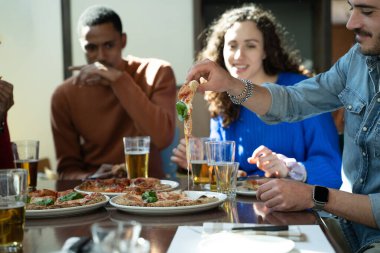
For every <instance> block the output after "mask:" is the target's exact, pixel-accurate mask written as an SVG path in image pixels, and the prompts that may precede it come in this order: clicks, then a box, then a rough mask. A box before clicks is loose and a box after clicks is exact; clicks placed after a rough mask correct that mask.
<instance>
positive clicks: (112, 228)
mask: <svg viewBox="0 0 380 253" xmlns="http://www.w3.org/2000/svg"><path fill="white" fill-rule="evenodd" d="M140 232H141V224H140V223H139V222H137V221H125V222H114V221H103V222H97V223H94V224H93V225H92V226H91V233H92V239H93V241H94V252H96V253H122V252H132V249H134V248H135V246H136V243H137V239H138V238H139V236H140Z"/></svg>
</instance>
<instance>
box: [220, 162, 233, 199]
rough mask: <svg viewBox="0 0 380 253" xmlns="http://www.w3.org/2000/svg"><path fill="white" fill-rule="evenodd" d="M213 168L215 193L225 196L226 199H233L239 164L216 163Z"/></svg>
mask: <svg viewBox="0 0 380 253" xmlns="http://www.w3.org/2000/svg"><path fill="white" fill-rule="evenodd" d="M214 166H215V174H216V188H217V191H218V192H221V193H224V194H226V195H227V196H228V197H232V198H233V197H235V196H236V181H237V172H238V170H239V163H238V162H220V163H216V164H215V165H214Z"/></svg>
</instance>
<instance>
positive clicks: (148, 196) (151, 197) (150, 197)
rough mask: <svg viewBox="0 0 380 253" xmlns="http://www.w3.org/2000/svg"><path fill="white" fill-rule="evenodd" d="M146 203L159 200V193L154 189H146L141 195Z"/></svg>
mask: <svg viewBox="0 0 380 253" xmlns="http://www.w3.org/2000/svg"><path fill="white" fill-rule="evenodd" d="M141 197H142V199H143V200H144V202H145V203H153V202H157V200H158V198H157V194H156V192H154V191H146V192H144V193H143V194H142V195H141Z"/></svg>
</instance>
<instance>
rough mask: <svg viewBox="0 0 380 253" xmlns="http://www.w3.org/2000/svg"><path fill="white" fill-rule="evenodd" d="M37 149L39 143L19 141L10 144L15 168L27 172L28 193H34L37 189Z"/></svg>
mask: <svg viewBox="0 0 380 253" xmlns="http://www.w3.org/2000/svg"><path fill="white" fill-rule="evenodd" d="M39 148H40V142H39V141H35V140H21V141H14V142H12V149H13V157H14V162H15V166H16V168H19V169H25V170H27V171H28V172H29V173H28V187H29V191H34V190H36V187H37V172H38V155H39Z"/></svg>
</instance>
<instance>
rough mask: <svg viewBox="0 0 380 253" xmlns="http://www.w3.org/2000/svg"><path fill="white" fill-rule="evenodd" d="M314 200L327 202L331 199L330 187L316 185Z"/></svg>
mask: <svg viewBox="0 0 380 253" xmlns="http://www.w3.org/2000/svg"><path fill="white" fill-rule="evenodd" d="M313 197H314V200H316V201H318V202H324V203H326V202H327V201H328V200H329V189H327V188H326V187H322V186H318V185H316V186H315V188H314V196H313Z"/></svg>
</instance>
